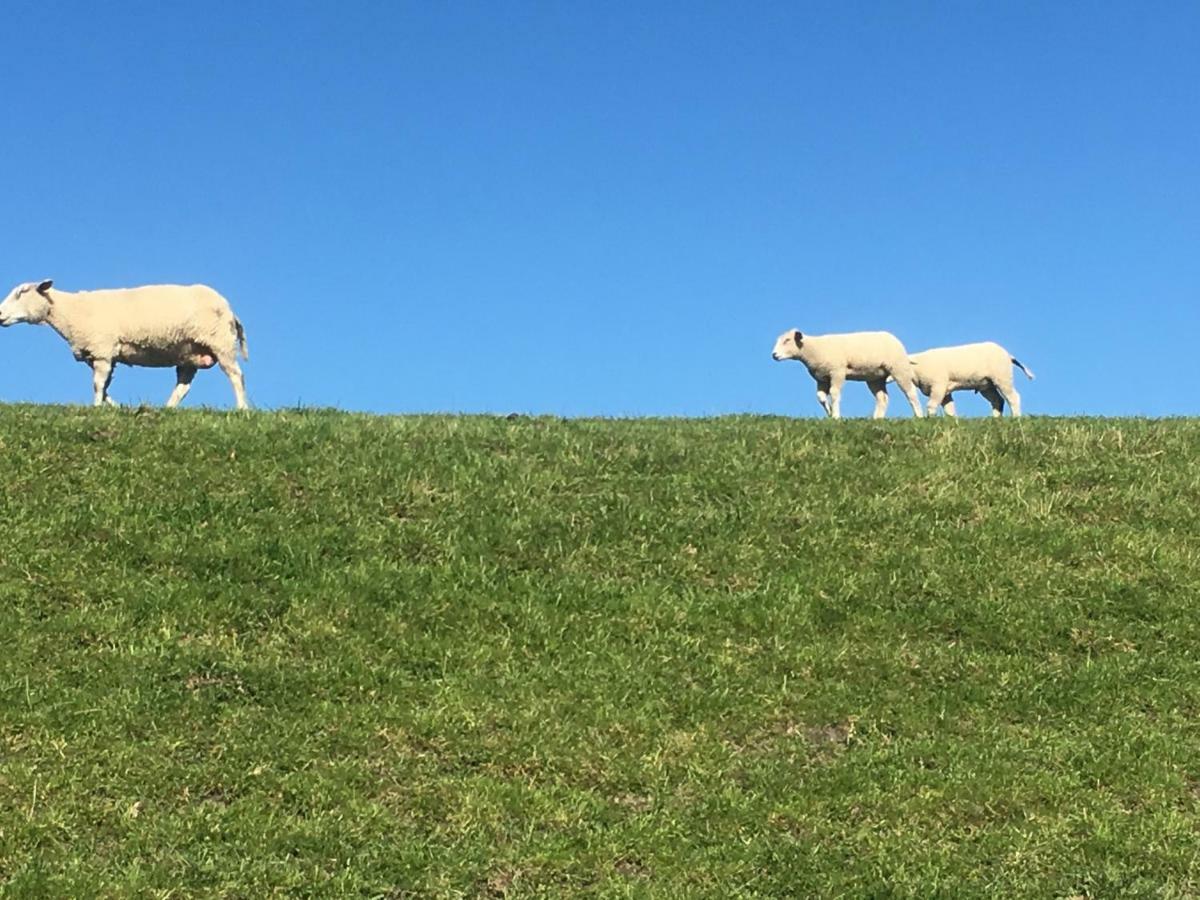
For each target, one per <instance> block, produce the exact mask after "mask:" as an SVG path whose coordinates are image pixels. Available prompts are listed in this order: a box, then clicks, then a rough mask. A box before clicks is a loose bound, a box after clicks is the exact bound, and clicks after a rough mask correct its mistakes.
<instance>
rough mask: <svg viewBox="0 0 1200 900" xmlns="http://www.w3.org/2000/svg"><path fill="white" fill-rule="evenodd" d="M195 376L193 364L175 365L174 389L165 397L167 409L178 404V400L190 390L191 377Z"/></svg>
mask: <svg viewBox="0 0 1200 900" xmlns="http://www.w3.org/2000/svg"><path fill="white" fill-rule="evenodd" d="M195 377H196V367H195V366H176V367H175V390H173V391H171V396H170V397H168V398H167V408H168V409H170V408H172V407H175V406H178V405H179V401H181V400H182V399H183V398H184V397H186V396H187V392H188V391H189V390H191V387H192V379H193V378H195Z"/></svg>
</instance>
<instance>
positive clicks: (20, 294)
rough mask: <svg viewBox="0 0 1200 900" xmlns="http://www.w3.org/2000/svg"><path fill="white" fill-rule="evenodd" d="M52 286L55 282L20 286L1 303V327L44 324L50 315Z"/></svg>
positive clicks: (46, 281) (36, 282)
mask: <svg viewBox="0 0 1200 900" xmlns="http://www.w3.org/2000/svg"><path fill="white" fill-rule="evenodd" d="M52 284H54V282H53V281H50V280H49V279H47V280H45V281H30V282H26V283H25V284H18V285H17V286H16V287H15V288H13V289H12V293H10V294H9V295H8V296H7V297H5V298H4V302H3V303H0V325H3V326H5V327H7V326H9V325H16V324H17V323H18V322H31V323H33V324H34V325H36V324H37V323H38V322H44V321H45V320H46V317H47V316H48V315H50V303H51V301H50V293H49V291H50V286H51V285H52Z"/></svg>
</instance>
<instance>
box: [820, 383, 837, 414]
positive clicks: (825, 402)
mask: <svg viewBox="0 0 1200 900" xmlns="http://www.w3.org/2000/svg"><path fill="white" fill-rule="evenodd" d="M817 402H818V403H820V404H821V409H823V410H825V415H827V416H832V415H833V407H831V406H830V405H829V379H828V378H824V379H822V380H820V381H818V382H817Z"/></svg>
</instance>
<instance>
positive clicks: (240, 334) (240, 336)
mask: <svg viewBox="0 0 1200 900" xmlns="http://www.w3.org/2000/svg"><path fill="white" fill-rule="evenodd" d="M233 327H234V328H235V329H236V330H237V342H238V349H239V350H240V351H241V352H242V359H245V360H249V359H250V350H249V348H247V347H246V329H245V328H243V327H242V320H241V319H239V318H238V317H237V316H234V317H233ZM1032 377H1033V376H1032V375H1031V376H1030V378H1032Z"/></svg>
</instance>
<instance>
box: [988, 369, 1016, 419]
mask: <svg viewBox="0 0 1200 900" xmlns="http://www.w3.org/2000/svg"><path fill="white" fill-rule="evenodd" d="M992 384H993V385H994V386H995V388H996V390H997V391H999V392H1000V396H1002V397H1003V398H1004V399H1005V400H1007V401H1008V405H1009V407H1010V408H1011V409H1012V415H1013V418H1014V419H1016V418H1020V416H1021V395H1020V394H1018V393H1017V389H1016V388H1015V387H1013V383H1012V378H1011V377H1010V378H1008V380H1007V381H993V382H992Z"/></svg>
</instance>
